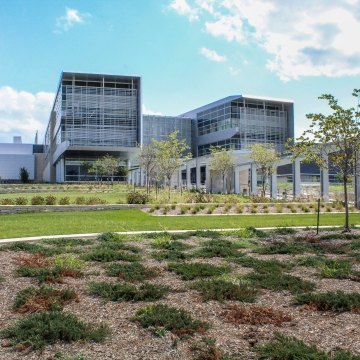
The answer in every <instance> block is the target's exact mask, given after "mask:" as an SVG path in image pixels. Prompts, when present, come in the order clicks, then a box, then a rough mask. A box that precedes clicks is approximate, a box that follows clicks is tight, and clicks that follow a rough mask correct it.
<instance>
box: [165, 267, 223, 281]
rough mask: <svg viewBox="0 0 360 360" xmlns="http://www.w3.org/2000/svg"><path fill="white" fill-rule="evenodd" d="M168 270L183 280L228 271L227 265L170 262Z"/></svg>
mask: <svg viewBox="0 0 360 360" xmlns="http://www.w3.org/2000/svg"><path fill="white" fill-rule="evenodd" d="M168 270H170V271H173V272H175V273H176V274H178V275H180V276H181V278H182V279H183V280H193V279H195V278H198V277H201V278H202V277H211V276H219V275H222V274H226V273H228V272H230V269H229V267H228V266H216V265H211V264H203V263H171V264H169V265H168Z"/></svg>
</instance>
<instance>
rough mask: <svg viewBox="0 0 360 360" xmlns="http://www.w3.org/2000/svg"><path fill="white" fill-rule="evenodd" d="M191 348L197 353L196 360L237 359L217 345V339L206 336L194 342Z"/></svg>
mask: <svg viewBox="0 0 360 360" xmlns="http://www.w3.org/2000/svg"><path fill="white" fill-rule="evenodd" d="M191 350H192V351H194V352H195V353H196V357H195V358H194V360H231V359H234V360H235V359H237V358H234V357H232V356H230V355H227V354H226V353H224V352H223V351H222V350H221V349H220V348H219V347H218V346H216V341H215V339H212V338H207V337H204V338H202V339H201V341H199V342H197V343H195V344H193V345H192V346H191Z"/></svg>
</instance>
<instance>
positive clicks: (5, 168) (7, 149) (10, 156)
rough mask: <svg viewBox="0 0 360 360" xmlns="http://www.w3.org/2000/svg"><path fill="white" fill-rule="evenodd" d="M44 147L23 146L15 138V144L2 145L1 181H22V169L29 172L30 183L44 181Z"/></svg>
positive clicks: (0, 156)
mask: <svg viewBox="0 0 360 360" xmlns="http://www.w3.org/2000/svg"><path fill="white" fill-rule="evenodd" d="M43 157H44V154H43V146H42V145H37V144H35V145H33V144H23V143H22V141H21V137H19V136H14V141H13V143H8V144H5V143H2V144H0V181H1V182H17V181H20V175H19V174H20V168H22V167H24V168H26V170H27V171H28V172H29V180H30V181H42V163H43Z"/></svg>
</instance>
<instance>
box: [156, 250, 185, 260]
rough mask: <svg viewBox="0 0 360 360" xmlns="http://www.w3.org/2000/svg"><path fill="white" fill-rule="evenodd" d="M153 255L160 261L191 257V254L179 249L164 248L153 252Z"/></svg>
mask: <svg viewBox="0 0 360 360" xmlns="http://www.w3.org/2000/svg"><path fill="white" fill-rule="evenodd" d="M151 256H152V257H153V258H154V259H155V260H158V261H163V260H167V261H184V260H188V259H190V258H191V255H190V254H187V253H184V252H182V251H178V250H163V251H156V252H152V253H151Z"/></svg>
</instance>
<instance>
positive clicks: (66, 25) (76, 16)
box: [55, 8, 91, 33]
mask: <svg viewBox="0 0 360 360" xmlns="http://www.w3.org/2000/svg"><path fill="white" fill-rule="evenodd" d="M65 12H66V14H65V15H64V16H60V17H58V18H57V19H56V30H55V32H57V33H61V32H63V31H68V30H69V29H70V28H72V27H73V26H74V25H76V24H82V23H84V22H85V20H86V19H87V18H88V17H90V16H91V15H90V14H89V13H80V12H79V10H77V9H71V8H66V9H65Z"/></svg>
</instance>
